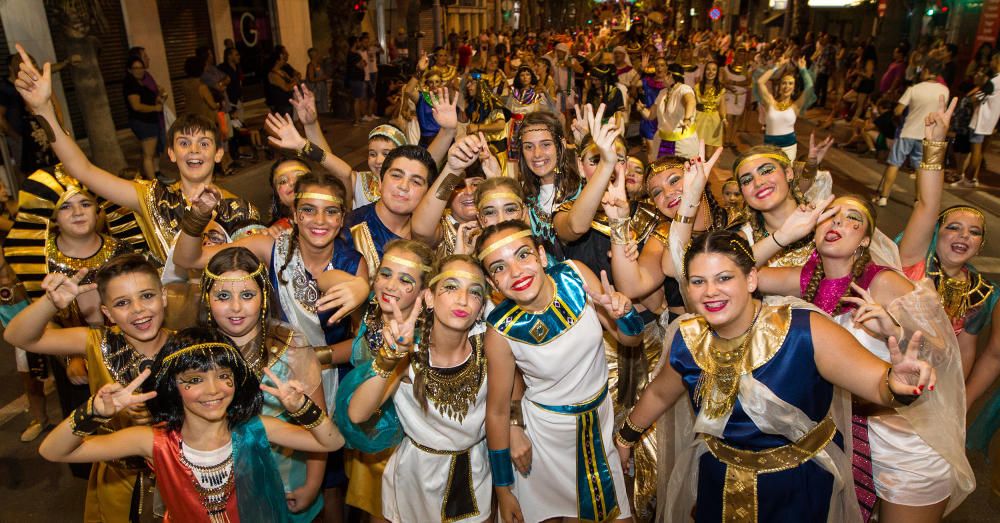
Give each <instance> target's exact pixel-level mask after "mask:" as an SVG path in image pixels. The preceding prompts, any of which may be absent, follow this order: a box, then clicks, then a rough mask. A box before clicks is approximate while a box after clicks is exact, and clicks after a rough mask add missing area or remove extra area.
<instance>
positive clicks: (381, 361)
mask: <svg viewBox="0 0 1000 523" xmlns="http://www.w3.org/2000/svg"><path fill="white" fill-rule="evenodd" d="M402 359H403V357H402V356H400V355H399V353H397V352H395V351H393V350H390V349H389V347H388V346H386V345H383V346H382V348H381V349H379V351H378V354H376V355H375V361H373V362H372V370H373V371H375V374H377V375H378V376H380V377H383V378H388V377H389V376H391V375H392V373H393V371H395V370H396V366H398V365H399V362H400V361H402Z"/></svg>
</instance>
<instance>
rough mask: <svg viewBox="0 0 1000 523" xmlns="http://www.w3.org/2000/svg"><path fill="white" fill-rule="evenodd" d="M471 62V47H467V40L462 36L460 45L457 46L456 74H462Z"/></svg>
mask: <svg viewBox="0 0 1000 523" xmlns="http://www.w3.org/2000/svg"><path fill="white" fill-rule="evenodd" d="M471 61H472V46H471V45H469V38H468V37H465V36H463V37H462V43H461V44H459V46H458V72H459V73H464V72H465V70H466V69H468V67H469V62H471Z"/></svg>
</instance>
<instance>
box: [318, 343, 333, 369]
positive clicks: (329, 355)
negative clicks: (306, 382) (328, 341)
mask: <svg viewBox="0 0 1000 523" xmlns="http://www.w3.org/2000/svg"><path fill="white" fill-rule="evenodd" d="M313 352H315V353H316V359H317V360H319V364H320V365H330V364H332V363H333V349H331V348H330V346H329V345H325V346H323V347H316V348H314V349H313Z"/></svg>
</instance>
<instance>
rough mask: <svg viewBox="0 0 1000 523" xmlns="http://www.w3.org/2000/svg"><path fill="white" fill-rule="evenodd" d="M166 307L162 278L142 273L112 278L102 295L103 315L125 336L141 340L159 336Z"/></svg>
mask: <svg viewBox="0 0 1000 523" xmlns="http://www.w3.org/2000/svg"><path fill="white" fill-rule="evenodd" d="M166 306H167V295H166V293H164V292H163V287H162V285H160V280H159V278H156V277H154V276H153V275H151V274H146V273H143V272H131V273H126V274H122V275H120V276H117V277H114V278H112V279H111V280H110V281H108V284H107V287H106V288H105V289H104V292H103V293H102V296H101V312H103V313H104V315H105V316H106V317H107V318H108V319H109V320H110V321H111V323H113V324H115V325H117V326H118V328H120V329H121V330H122V332H123V333H124V334H125V335H126V336H129V337H131V338H132V339H134V340H139V341H152V340H153V339H155V338H156V336H158V335H159V333H160V327H162V326H163V311H164V309H165V308H166Z"/></svg>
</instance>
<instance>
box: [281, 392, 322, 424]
mask: <svg viewBox="0 0 1000 523" xmlns="http://www.w3.org/2000/svg"><path fill="white" fill-rule="evenodd" d="M288 417H289V418H290V419H291V420H292V423H295V424H296V425H301V426H302V427H304V428H307V429H314V428H316V427H318V426H319V424H320V423H323V418H325V417H326V414H324V413H323V409H321V408H319V405H317V404H316V403H314V402H313V400H312V398H310V397H309V396H306V400H305V401H304V402H302V406H301V407H299V410H297V411H295V412H289V413H288Z"/></svg>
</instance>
